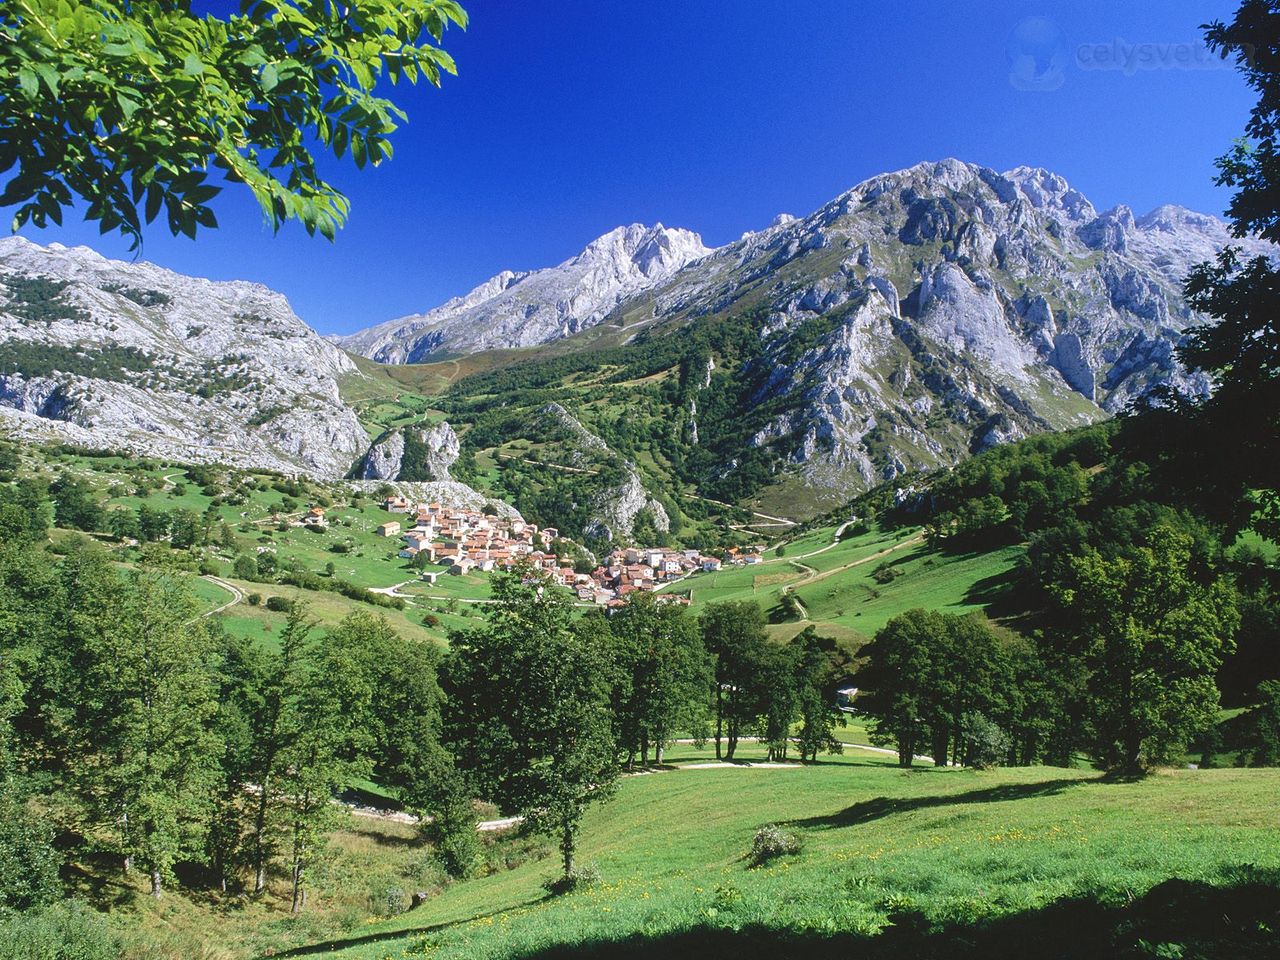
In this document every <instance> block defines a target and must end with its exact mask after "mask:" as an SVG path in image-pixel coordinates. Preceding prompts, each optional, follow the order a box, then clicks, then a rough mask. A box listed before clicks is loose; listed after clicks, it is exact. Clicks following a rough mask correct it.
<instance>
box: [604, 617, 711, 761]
mask: <svg viewBox="0 0 1280 960" xmlns="http://www.w3.org/2000/svg"><path fill="white" fill-rule="evenodd" d="M609 632H610V634H611V635H612V638H613V646H614V656H613V660H614V664H615V666H616V668H617V670H616V674H615V676H616V681H615V687H614V693H613V714H614V723H615V727H616V730H617V735H616V739H617V743H618V747H619V748H620V749H621V750H624V751H626V753H627V756H628V762H629V763H634V762H635V760H636V758H637V757H638V758H639V759H640V761H641V762H642V763H648V762H649V750H650V748H652V749H653V751H654V758H655V759H657V760H659V761H660V760H661V759H662V750H663V748H664V747H665V746H666V745H667V743H668V742H670V741H671V740H672V739H673V738H674V737H675V735H676V734H677V733H683V734H684V735H686V736H693V737H696V738H698V739H701V738H702V737H704V736H705V735H706V727H707V712H708V711H707V688H708V687H709V686H710V685H711V677H712V672H711V658H710V656H709V655H708V653H707V649H706V647H705V646H704V645H703V642H702V637H701V635H700V634H699V632H698V624H697V623H696V622H695V621H694V620H693V618H691V617H689V616H688V615H687V614H686V613H685V609H684V607H683V606H681V605H679V604H676V603H666V602H661V601H659V600H657V599H656V597H655V595H654V594H651V593H643V592H641V593H634V594H632V595H631V597H630V598H628V601H627V604H626V606H624V607H623V608H622V609H621V610H618V611H617V612H616V613H614V615H613V616H612V617H610V618H609Z"/></svg>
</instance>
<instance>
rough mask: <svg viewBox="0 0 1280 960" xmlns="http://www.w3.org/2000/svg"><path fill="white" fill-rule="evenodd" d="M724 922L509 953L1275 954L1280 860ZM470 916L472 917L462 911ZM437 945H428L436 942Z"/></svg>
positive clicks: (334, 946)
mask: <svg viewBox="0 0 1280 960" xmlns="http://www.w3.org/2000/svg"><path fill="white" fill-rule="evenodd" d="M718 920H719V923H718V925H716V926H699V927H694V928H691V929H686V930H681V931H676V932H671V933H664V934H653V935H643V934H633V935H629V936H624V937H618V938H599V939H594V940H585V941H580V942H577V943H574V944H569V945H558V946H553V947H545V948H542V949H538V950H533V951H527V952H518V951H516V950H512V951H510V952H509V953H507V952H503V953H501V956H503V957H504V958H506V960H650V958H661V960H686V958H687V960H706V958H718V957H732V958H734V960H793V958H794V960H802V958H803V960H849V958H852V957H856V958H858V960H1025V958H1033V957H1034V958H1037V960H1111V958H1120V960H1130V958H1132V960H1140V958H1143V960H1145V958H1151V957H1168V958H1191V957H1196V958H1203V960H1263V958H1267V960H1274V958H1276V957H1277V956H1280V940H1278V939H1277V934H1276V932H1275V931H1277V930H1280V871H1275V870H1259V869H1257V868H1254V867H1251V866H1244V867H1240V868H1238V869H1237V870H1236V871H1234V873H1233V875H1229V876H1226V877H1225V878H1224V882H1223V883H1222V884H1220V885H1214V884H1207V883H1202V882H1191V881H1186V880H1177V879H1174V880H1167V881H1165V882H1164V883H1162V884H1160V885H1159V886H1156V887H1154V888H1152V889H1151V890H1149V891H1148V892H1147V893H1146V894H1144V895H1143V896H1141V897H1136V898H1130V899H1128V900H1127V901H1126V902H1124V903H1122V904H1119V905H1110V904H1104V903H1099V902H1098V901H1097V900H1095V899H1092V898H1089V897H1077V898H1068V899H1062V900H1058V901H1055V902H1054V903H1051V904H1049V905H1048V906H1045V907H1042V908H1040V909H1038V910H1028V911H1024V912H1022V913H1015V914H1008V915H1006V916H1002V917H998V918H995V919H990V920H978V921H974V922H959V921H952V922H949V923H940V922H936V921H932V920H930V919H929V918H928V917H926V916H924V915H923V914H920V913H917V912H898V913H894V914H893V915H892V916H891V917H890V922H889V923H888V925H886V926H885V927H884V929H882V930H881V931H880V932H879V933H875V934H856V933H830V934H823V933H800V932H791V931H785V930H775V929H771V928H767V927H762V926H759V925H757V924H754V923H753V922H752V919H751V918H750V917H747V916H737V915H733V914H732V913H729V914H727V915H723V916H721V917H719V918H718ZM459 922H460V923H461V922H465V921H459ZM454 925H456V924H447V923H442V924H434V925H431V926H423V927H418V928H415V929H410V930H401V931H396V932H394V933H384V934H370V935H368V936H364V937H352V938H350V939H347V940H333V941H327V942H325V943H320V944H313V945H311V946H307V947H301V948H298V949H295V950H285V951H281V952H280V953H277V954H274V955H273V956H275V957H301V956H308V955H314V954H322V953H327V952H330V951H333V950H344V949H348V948H352V947H359V946H365V945H369V944H375V943H391V942H393V941H407V940H412V939H415V938H428V937H430V935H431V934H433V933H438V932H441V931H443V930H445V929H447V928H448V927H450V926H454ZM425 946H428V945H427V944H424V947H425Z"/></svg>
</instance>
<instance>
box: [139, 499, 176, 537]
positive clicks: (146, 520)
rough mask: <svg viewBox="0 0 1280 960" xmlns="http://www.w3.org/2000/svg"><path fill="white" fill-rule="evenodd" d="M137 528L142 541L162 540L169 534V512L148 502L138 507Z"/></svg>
mask: <svg viewBox="0 0 1280 960" xmlns="http://www.w3.org/2000/svg"><path fill="white" fill-rule="evenodd" d="M138 529H139V531H140V532H141V536H140V537H139V538H138V539H139V540H141V541H142V542H143V543H151V542H154V541H156V540H163V539H164V538H165V537H167V536H168V535H169V514H167V513H166V512H165V511H163V510H161V509H160V508H159V507H153V506H151V504H149V503H144V504H141V505H140V506H139V507H138Z"/></svg>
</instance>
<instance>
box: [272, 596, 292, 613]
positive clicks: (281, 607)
mask: <svg viewBox="0 0 1280 960" xmlns="http://www.w3.org/2000/svg"><path fill="white" fill-rule="evenodd" d="M267 609H268V610H274V611H275V612H276V613H288V612H289V611H290V610H292V609H293V601H292V600H290V599H289V598H288V597H267Z"/></svg>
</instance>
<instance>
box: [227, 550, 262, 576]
mask: <svg viewBox="0 0 1280 960" xmlns="http://www.w3.org/2000/svg"><path fill="white" fill-rule="evenodd" d="M232 569H233V570H234V572H235V575H236V579H238V580H257V579H258V559H257V557H252V556H250V555H249V554H247V553H242V554H240V556H238V557H236V562H235V565H234V567H233V568H232Z"/></svg>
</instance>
